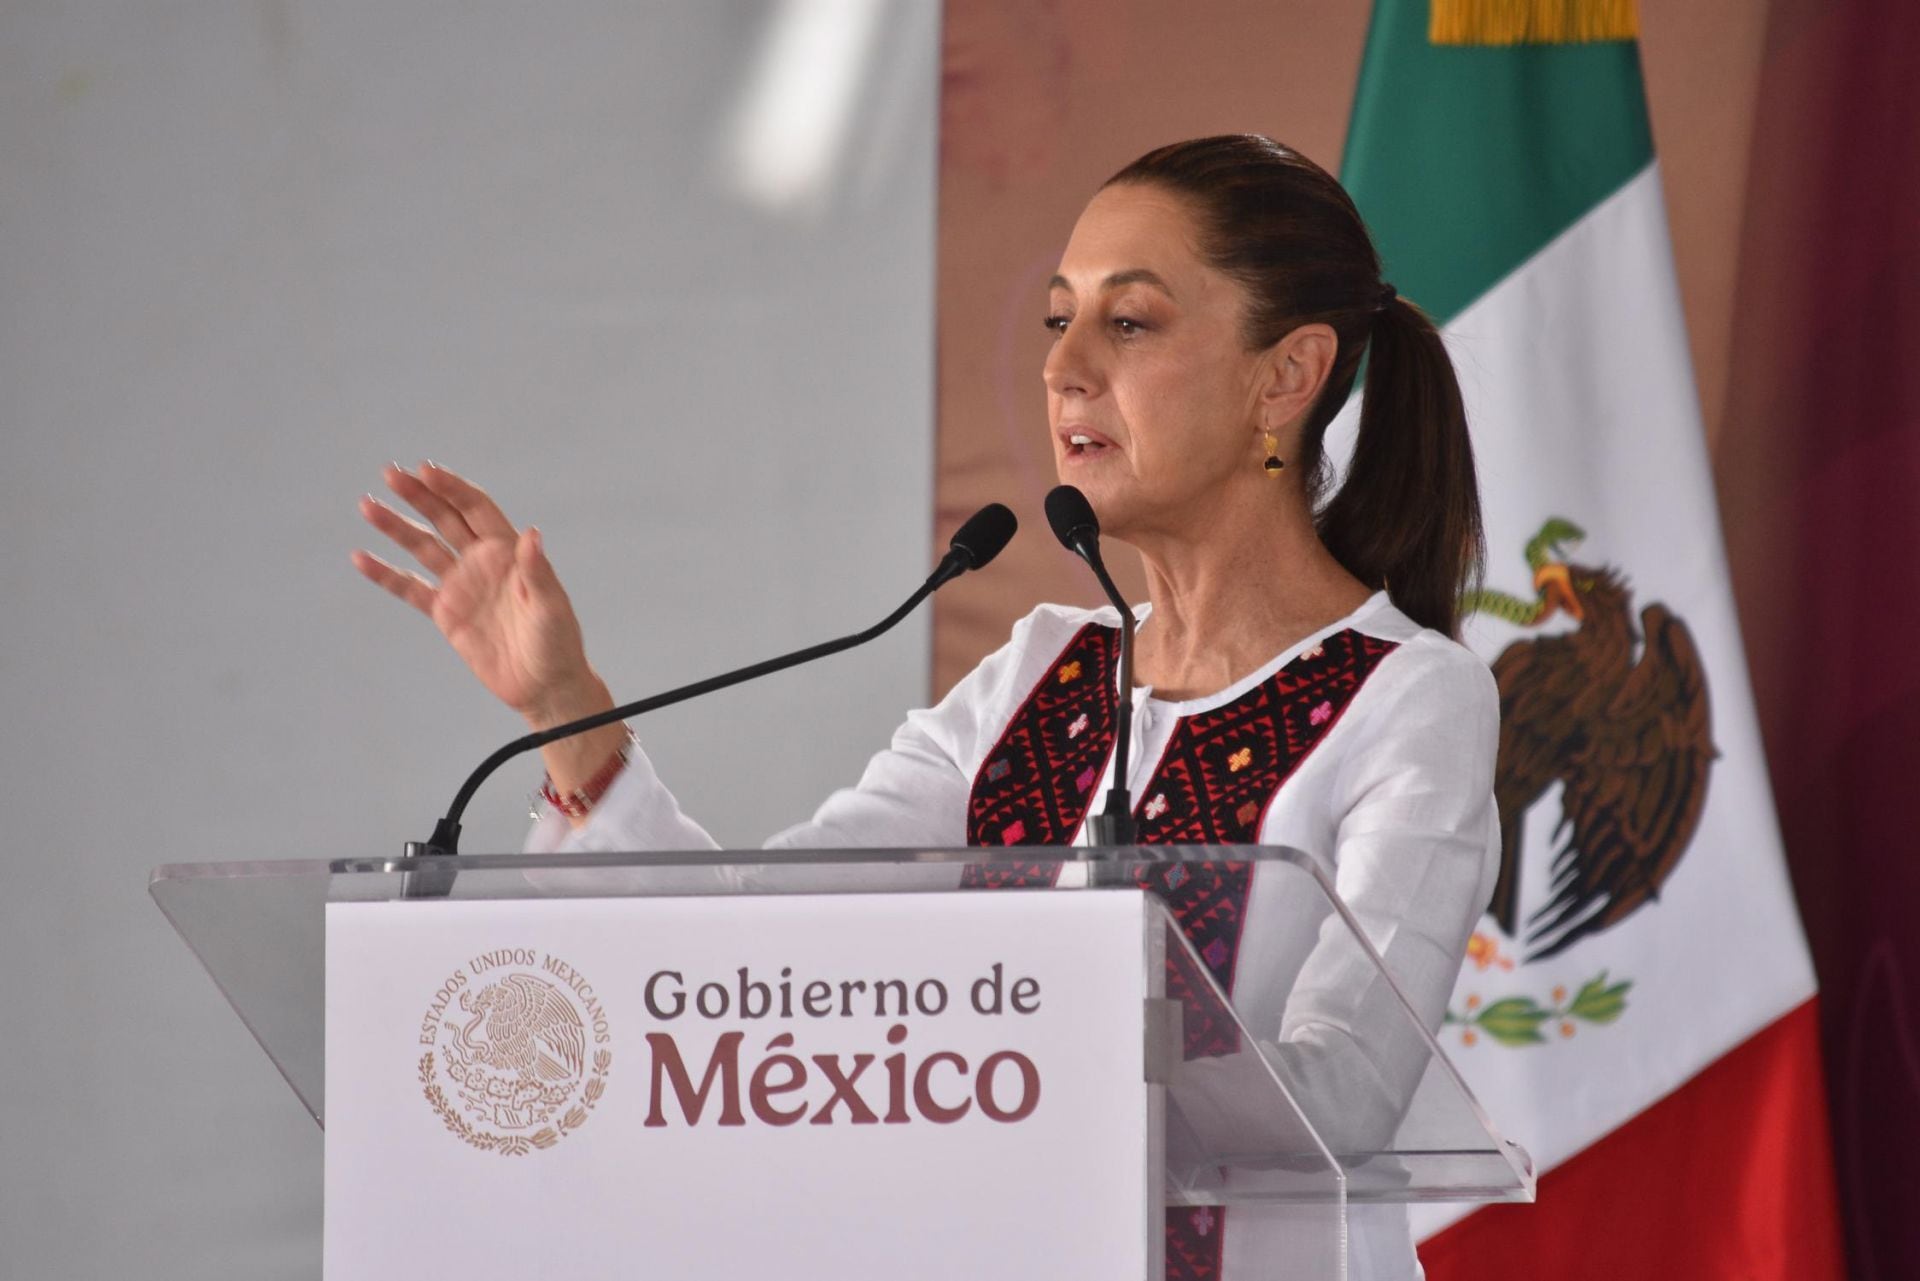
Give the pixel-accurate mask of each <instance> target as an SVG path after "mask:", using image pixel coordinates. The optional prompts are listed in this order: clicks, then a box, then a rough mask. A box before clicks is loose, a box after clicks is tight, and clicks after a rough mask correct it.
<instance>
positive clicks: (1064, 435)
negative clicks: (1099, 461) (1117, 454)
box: [1058, 427, 1115, 458]
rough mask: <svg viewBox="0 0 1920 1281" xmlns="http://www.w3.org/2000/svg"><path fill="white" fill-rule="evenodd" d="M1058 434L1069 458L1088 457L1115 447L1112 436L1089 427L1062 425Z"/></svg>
mask: <svg viewBox="0 0 1920 1281" xmlns="http://www.w3.org/2000/svg"><path fill="white" fill-rule="evenodd" d="M1058 435H1059V437H1060V443H1061V445H1062V446H1063V448H1064V450H1065V453H1066V456H1067V457H1068V458H1088V457H1091V456H1093V455H1096V454H1102V453H1105V452H1106V451H1107V450H1109V449H1113V448H1115V446H1114V443H1113V441H1112V440H1111V439H1110V438H1108V437H1106V436H1103V435H1101V434H1100V433H1099V432H1097V431H1093V430H1092V429H1090V428H1087V427H1062V428H1060V430H1059V432H1058Z"/></svg>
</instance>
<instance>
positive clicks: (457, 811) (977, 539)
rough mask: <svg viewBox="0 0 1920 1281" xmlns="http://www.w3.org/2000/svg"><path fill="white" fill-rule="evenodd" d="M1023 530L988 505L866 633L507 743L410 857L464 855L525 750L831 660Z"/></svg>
mask: <svg viewBox="0 0 1920 1281" xmlns="http://www.w3.org/2000/svg"><path fill="white" fill-rule="evenodd" d="M1018 528H1019V521H1018V520H1016V519H1015V518H1014V514H1013V512H1011V511H1010V510H1008V509H1007V508H1006V507H1005V506H1004V505H1003V504H1000V503H989V504H988V505H987V506H985V507H982V508H981V509H980V510H979V511H977V512H975V513H974V514H973V515H972V516H971V517H970V518H969V519H968V520H967V522H966V523H965V524H964V525H962V526H960V528H959V530H958V531H957V532H955V534H954V536H953V539H952V541H951V542H950V543H949V544H948V549H947V554H946V555H945V556H943V557H941V559H940V564H939V565H938V566H937V567H936V568H935V569H934V571H933V573H931V574H929V575H928V576H927V581H926V582H924V583H922V584H920V586H919V588H918V589H917V590H915V592H914V593H913V595H911V596H909V597H907V599H906V600H905V601H904V602H902V604H901V605H900V607H899V608H898V609H896V610H894V611H893V612H892V613H891V614H888V615H887V616H886V617H885V618H883V619H881V620H880V621H879V622H877V623H875V624H874V625H873V626H872V627H869V628H867V629H866V630H865V631H859V632H855V633H853V634H852V635H851V636H842V637H840V638H839V639H838V640H830V641H823V642H821V643H820V644H818V645H809V646H808V647H807V648H805V649H800V650H795V651H794V652H793V653H791V654H783V655H781V656H780V657H778V658H769V659H766V660H764V661H762V662H758V663H754V664H752V665H751V666H748V667H742V668H739V669H738V670H736V671H731V672H723V673H721V674H720V675H718V676H709V677H707V678H706V679H705V680H699V681H694V682H693V683H692V684H691V685H682V686H680V687H679V688H678V689H670V690H667V691H666V692H665V693H663V694H654V695H651V696H650V697H647V698H642V699H638V700H636V701H635V702H631V703H622V704H621V705H620V706H618V707H610V708H608V709H607V710H606V711H604V712H597V713H595V714H594V715H592V716H583V717H581V718H580V719H579V720H577V721H568V722H566V723H565V724H563V725H555V726H553V727H552V728H550V729H544V730H540V731H538V732H536V733H532V734H523V735H521V736H520V737H519V738H516V739H514V740H513V741H512V742H511V743H507V744H505V745H503V746H502V747H501V748H500V749H499V750H498V751H496V752H494V753H493V754H492V755H491V756H489V757H487V759H486V760H484V761H481V762H480V765H479V768H477V769H475V770H474V771H473V773H471V774H469V775H468V776H467V781H466V782H464V783H462V784H461V785H460V790H459V791H458V792H457V793H455V794H454V798H453V804H452V805H450V806H448V807H447V813H446V816H445V817H444V818H442V819H441V820H440V821H439V822H437V823H435V824H434V827H433V835H432V836H430V837H428V838H427V840H426V841H425V842H424V843H422V842H417V841H409V842H407V845H406V855H407V857H409V858H414V857H420V856H423V855H433V854H457V853H459V851H460V817H461V815H462V814H464V813H466V809H467V802H469V801H471V800H472V799H473V795H474V793H475V792H477V791H479V790H480V784H482V783H484V782H485V781H486V780H487V777H488V775H490V774H492V773H493V772H494V771H495V770H497V769H499V768H500V767H501V766H502V765H504V764H506V763H507V762H508V761H510V760H512V759H513V758H514V757H516V756H519V755H520V754H522V753H523V752H531V751H534V750H536V749H538V748H542V747H545V746H546V745H547V744H548V743H554V742H558V741H559V740H561V739H563V738H571V737H572V736H573V735H575V734H584V733H586V732H587V731H588V730H591V729H599V728H600V727H601V726H602V725H612V724H614V723H615V722H617V721H624V720H626V719H628V718H629V717H633V716H640V715H644V714H645V713H647V712H652V711H657V710H659V709H660V708H662V707H669V706H671V705H673V704H674V703H681V702H685V701H686V700H687V699H689V698H698V697H699V696H700V695H702V694H711V693H712V692H714V691H715V690H720V689H725V688H727V687H728V686H729V685H738V684H740V683H741V682H743V681H750V680H753V679H754V678H756V677H760V676H770V675H772V674H773V673H774V672H781V671H785V670H786V669H787V668H789V667H798V666H799V665H800V664H802V663H810V662H812V661H813V660H814V659H816V658H826V657H827V656H829V655H831V654H838V653H840V652H842V651H843V650H849V649H852V648H854V647H855V646H856V645H864V644H866V643H867V642H868V641H870V640H873V639H874V638H875V637H878V636H880V635H881V634H882V633H884V632H887V631H889V630H890V629H891V628H892V627H893V626H894V625H895V624H896V623H898V622H899V621H900V620H901V619H903V618H905V617H906V616H907V615H908V614H911V613H912V612H913V611H914V609H915V607H917V606H918V605H919V604H920V602H921V601H923V600H925V599H926V598H927V597H929V596H931V595H933V593H934V592H936V591H938V590H939V589H940V588H941V587H943V586H945V585H946V584H948V583H950V582H952V581H953V580H954V579H956V578H958V577H959V576H960V575H962V574H964V573H966V572H968V571H969V570H975V569H984V568H986V566H987V565H988V563H989V562H991V561H992V560H993V558H994V557H995V556H998V555H999V554H1000V552H1001V549H1002V548H1004V547H1005V546H1006V545H1007V543H1008V542H1009V541H1011V540H1012V538H1013V535H1014V531H1015V530H1016V529H1018ZM435 880H436V883H437V882H438V881H442V880H444V881H446V882H447V883H449V884H450V883H451V878H447V877H441V878H435ZM427 892H429V893H432V892H434V891H432V890H429V891H427ZM438 892H439V893H444V892H445V891H444V889H441V890H439V891H438Z"/></svg>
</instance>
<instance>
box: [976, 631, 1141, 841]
mask: <svg viewBox="0 0 1920 1281" xmlns="http://www.w3.org/2000/svg"><path fill="white" fill-rule="evenodd" d="M1118 652H1119V632H1118V631H1116V630H1114V629H1113V628H1108V627H1100V626H1097V625H1095V624H1092V623H1089V624H1088V625H1087V626H1085V627H1083V628H1081V629H1080V632H1079V634H1078V635H1076V636H1075V637H1074V638H1073V639H1072V640H1071V641H1070V642H1068V644H1067V647H1066V648H1065V649H1063V650H1061V651H1060V656H1059V657H1058V658H1056V659H1054V660H1053V662H1052V664H1050V665H1049V666H1048V668H1047V670H1046V672H1045V673H1044V674H1042V676H1041V677H1040V681H1039V683H1038V684H1037V685H1035V686H1034V688H1033V692H1032V693H1031V694H1029V695H1028V696H1027V701H1026V702H1025V703H1023V704H1021V706H1020V710H1019V711H1017V712H1015V713H1014V714H1013V719H1012V720H1011V721H1009V722H1008V723H1007V728H1006V732H1004V733H1003V734H1001V735H1000V741H999V742H998V743H996V744H994V748H993V750H992V751H991V752H988V753H987V759H986V760H985V761H983V762H981V765H980V772H979V773H978V774H976V775H975V776H974V779H973V795H972V796H971V797H970V798H969V800H968V803H967V844H969V845H1065V844H1067V843H1068V842H1070V841H1072V840H1073V834H1074V833H1075V832H1077V831H1079V830H1080V824H1081V821H1082V820H1084V819H1085V818H1086V816H1087V810H1088V808H1089V807H1090V806H1091V805H1092V803H1093V788H1094V784H1096V783H1098V782H1099V781H1100V776H1101V775H1102V774H1103V773H1105V772H1106V768H1107V755H1108V753H1110V752H1112V751H1113V722H1114V715H1115V711H1114V708H1115V703H1116V701H1117V694H1116V692H1115V689H1114V671H1113V664H1114V660H1115V658H1116V657H1117V656H1118Z"/></svg>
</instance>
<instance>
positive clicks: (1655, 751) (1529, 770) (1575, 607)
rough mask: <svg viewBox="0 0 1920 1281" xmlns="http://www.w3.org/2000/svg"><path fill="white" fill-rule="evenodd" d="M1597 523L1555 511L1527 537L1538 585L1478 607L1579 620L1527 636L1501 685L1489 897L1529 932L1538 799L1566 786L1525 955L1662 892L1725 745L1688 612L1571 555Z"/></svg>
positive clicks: (1610, 920) (1501, 914)
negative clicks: (1524, 866) (1645, 598)
mask: <svg viewBox="0 0 1920 1281" xmlns="http://www.w3.org/2000/svg"><path fill="white" fill-rule="evenodd" d="M1584 538H1585V532H1584V531H1583V530H1581V529H1580V527H1579V526H1577V525H1575V524H1574V523H1573V522H1571V521H1568V520H1565V519H1562V518H1560V517H1553V518H1552V519H1549V520H1548V521H1547V522H1546V523H1545V524H1544V525H1542V526H1541V528H1540V532H1539V533H1537V534H1535V535H1534V537H1533V538H1532V539H1531V540H1530V541H1529V542H1528V543H1527V547H1526V556H1527V563H1528V565H1529V566H1530V567H1531V569H1532V570H1533V585H1534V593H1535V594H1534V596H1533V598H1532V599H1530V600H1529V599H1525V598H1522V597H1518V596H1512V595H1509V594H1507V593H1504V592H1499V591H1493V590H1485V589H1482V590H1479V591H1475V592H1471V593H1469V594H1468V596H1467V597H1466V599H1465V601H1464V602H1463V604H1464V606H1465V608H1466V610H1467V611H1473V612H1479V613H1486V614H1491V615H1493V616H1495V617H1497V618H1501V619H1504V620H1505V621H1507V622H1509V623H1513V624H1515V625H1516V626H1520V627H1527V628H1533V627H1538V626H1540V625H1542V624H1543V623H1545V622H1547V620H1549V619H1551V618H1553V617H1554V616H1555V615H1556V614H1564V615H1566V616H1567V617H1569V618H1571V619H1572V620H1573V622H1574V624H1575V626H1574V628H1573V630H1571V631H1565V632H1558V633H1555V634H1553V635H1547V636H1539V637H1533V638H1529V639H1525V640H1519V641H1515V642H1514V643H1513V644H1511V645H1509V646H1507V648H1506V649H1505V650H1504V651H1502V652H1501V654H1500V657H1499V658H1498V659H1496V660H1495V661H1494V664H1493V675H1494V679H1495V681H1496V682H1497V683H1498V685H1499V687H1500V749H1499V758H1498V761H1497V763H1496V765H1495V767H1494V801H1495V803H1496V804H1497V805H1498V807H1499V810H1500V879H1499V881H1498V882H1497V883H1496V884H1495V886H1494V891H1493V902H1492V905H1491V906H1490V907H1489V909H1488V911H1489V912H1490V913H1491V914H1492V916H1493V918H1494V920H1495V921H1496V922H1497V923H1498V924H1499V926H1500V928H1501V929H1502V930H1503V931H1505V932H1506V934H1507V935H1508V937H1518V933H1519V926H1520V921H1519V913H1520V866H1521V854H1522V842H1523V837H1524V825H1525V822H1524V821H1525V817H1526V812H1527V810H1528V809H1529V808H1531V807H1532V806H1533V805H1534V804H1535V803H1536V802H1537V801H1539V800H1540V798H1541V797H1542V796H1543V795H1545V793H1546V792H1547V790H1548V789H1549V788H1550V787H1551V786H1552V785H1553V784H1554V783H1559V784H1560V785H1561V793H1560V822H1559V823H1558V824H1557V825H1556V826H1555V828H1554V840H1555V842H1556V848H1555V850H1554V854H1553V862H1552V865H1551V872H1550V875H1551V877H1552V880H1551V882H1550V884H1549V887H1548V888H1549V890H1550V893H1551V897H1550V898H1549V899H1548V901H1547V902H1546V904H1545V905H1544V906H1542V907H1540V908H1539V909H1537V910H1536V911H1534V912H1533V913H1532V914H1531V915H1530V916H1528V918H1527V921H1526V936H1527V937H1526V941H1527V944H1528V946H1529V947H1530V948H1531V949H1532V951H1531V953H1530V954H1529V956H1528V958H1527V959H1528V960H1529V961H1536V960H1543V959H1545V958H1547V957H1550V956H1554V955H1557V954H1558V953H1560V952H1563V951H1565V950H1566V949H1567V948H1569V947H1571V946H1573V945H1574V944H1575V943H1577V942H1579V941H1580V940H1581V939H1582V938H1585V937H1587V936H1588V935H1590V934H1596V933H1598V932H1600V931H1601V930H1604V929H1606V928H1608V927H1609V926H1612V925H1614V924H1617V923H1618V922H1619V921H1621V920H1623V919H1625V918H1626V917H1627V916H1628V915H1630V914H1631V913H1633V912H1634V911H1636V910H1638V909H1639V908H1641V907H1642V906H1644V905H1645V904H1647V903H1649V902H1651V901H1653V900H1655V899H1657V898H1658V897H1659V893H1660V887H1661V886H1662V885H1663V884H1665V882H1666V880H1667V878H1668V877H1669V876H1671V875H1672V874H1673V870H1674V868H1675V866H1677V865H1678V864H1679V862H1680V858H1681V856H1682V855H1683V854H1685V853H1686V849H1687V844H1688V842H1689V841H1690V840H1692V838H1693V833H1694V829H1695V827H1697V826H1698V824H1699V821H1700V813H1701V811H1702V810H1703V809H1704V808H1705V806H1706V799H1707V779H1708V775H1709V773H1710V772H1711V769H1712V766H1713V761H1714V759H1715V758H1716V757H1717V756H1718V755H1719V752H1718V751H1717V750H1716V749H1715V748H1714V745H1713V735H1712V721H1711V716H1710V710H1709V706H1708V699H1707V678H1706V671H1705V668H1704V667H1703V665H1702V663H1701V661H1700V654H1699V651H1698V650H1697V649H1696V648H1695V647H1694V643H1693V636H1692V634H1691V633H1690V632H1689V631H1688V630H1687V625H1686V624H1685V623H1684V622H1682V621H1681V620H1680V619H1679V618H1677V617H1675V616H1674V615H1673V614H1671V613H1670V612H1668V610H1667V608H1666V606H1664V605H1661V604H1659V603H1657V602H1656V603H1654V604H1651V605H1648V606H1647V607H1646V608H1645V609H1643V610H1641V611H1640V617H1639V623H1638V626H1636V625H1635V622H1634V618H1633V612H1632V596H1631V593H1630V592H1629V590H1628V587H1627V583H1626V580H1625V579H1624V578H1623V577H1622V575H1621V574H1620V573H1619V572H1618V571H1617V570H1615V569H1613V568H1610V567H1598V568H1596V567H1592V566H1587V565H1580V564H1576V563H1574V562H1573V561H1572V560H1570V559H1569V551H1570V549H1572V548H1574V547H1577V546H1578V545H1579V544H1580V542H1581V541H1582V540H1583V539H1584Z"/></svg>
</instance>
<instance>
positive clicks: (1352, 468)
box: [1316, 298, 1486, 636]
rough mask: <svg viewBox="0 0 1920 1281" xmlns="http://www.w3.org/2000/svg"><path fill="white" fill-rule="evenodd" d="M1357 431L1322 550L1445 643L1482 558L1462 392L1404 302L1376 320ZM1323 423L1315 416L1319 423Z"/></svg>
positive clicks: (1443, 352)
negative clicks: (1464, 593)
mask: <svg viewBox="0 0 1920 1281" xmlns="http://www.w3.org/2000/svg"><path fill="white" fill-rule="evenodd" d="M1372 330H1373V332H1372V335H1371V338H1370V341H1369V344H1368V353H1367V370H1366V394H1365V396H1364V397H1363V398H1362V400H1361V405H1360V431H1359V436H1358V438H1357V439H1356V440H1355V442H1354V446H1353V459H1352V461H1351V462H1350V463H1349V464H1348V466H1347V472H1346V478H1345V480H1344V481H1343V482H1342V483H1341V486H1340V491H1339V492H1338V493H1337V494H1335V495H1334V496H1333V498H1332V499H1331V500H1330V501H1329V502H1328V503H1327V504H1326V505H1325V506H1324V507H1322V508H1321V509H1320V513H1319V515H1318V517H1317V524H1318V526H1319V531H1320V541H1321V542H1323V543H1325V544H1326V546H1327V550H1328V551H1330V552H1332V553H1333V556H1334V558H1335V559H1336V560H1338V561H1339V562H1340V564H1341V565H1342V566H1343V567H1345V569H1346V571H1347V572H1348V573H1350V574H1352V575H1353V576H1354V577H1355V578H1358V579H1359V580H1360V581H1361V582H1363V583H1365V584H1367V585H1368V586H1369V587H1375V588H1381V587H1384V588H1386V589H1387V594H1388V595H1389V596H1390V597H1391V598H1392V600H1393V603H1394V604H1395V605H1396V606H1398V607H1399V609H1400V611H1401V612H1402V613H1404V614H1405V615H1407V617H1409V618H1411V619H1413V621H1414V622H1416V623H1419V624H1420V625H1421V626H1422V627H1431V628H1432V629H1433V630H1435V631H1437V632H1440V633H1441V634H1443V635H1446V636H1457V635H1458V634H1459V629H1460V597H1461V594H1462V593H1463V592H1464V591H1467V590H1469V589H1471V588H1472V587H1474V586H1475V585H1477V583H1478V582H1479V577H1480V569H1481V564H1482V562H1483V560H1484V559H1485V554H1486V540H1485V535H1484V533H1483V532H1482V529H1481V524H1480V489H1479V485H1478V483H1477V481H1476V480H1475V477H1474V470H1473V446H1472V443H1471V442H1470V441H1469V440H1468V438H1467V411H1466V406H1465V405H1464V404H1463V403H1462V401H1461V399H1460V383H1459V380H1458V379H1456V378H1455V377H1454V372H1453V362H1452V360H1451V359H1450V358H1449V357H1448V356H1447V349H1446V346H1445V345H1444V344H1443V343H1442V342H1441V339H1440V334H1439V331H1437V330H1436V329H1435V328H1434V327H1433V322H1432V321H1431V320H1429V319H1428V318H1427V315H1426V313H1425V312H1423V311H1421V310H1420V309H1419V308H1418V307H1416V306H1414V305H1413V304H1412V303H1411V302H1408V301H1407V300H1405V299H1403V298H1394V299H1391V300H1389V301H1388V302H1387V304H1386V305H1385V307H1383V308H1382V309H1381V310H1380V311H1379V312H1378V313H1377V314H1376V315H1375V316H1374V319H1373V325H1372ZM1317 416H1318V415H1316V417H1317Z"/></svg>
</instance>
